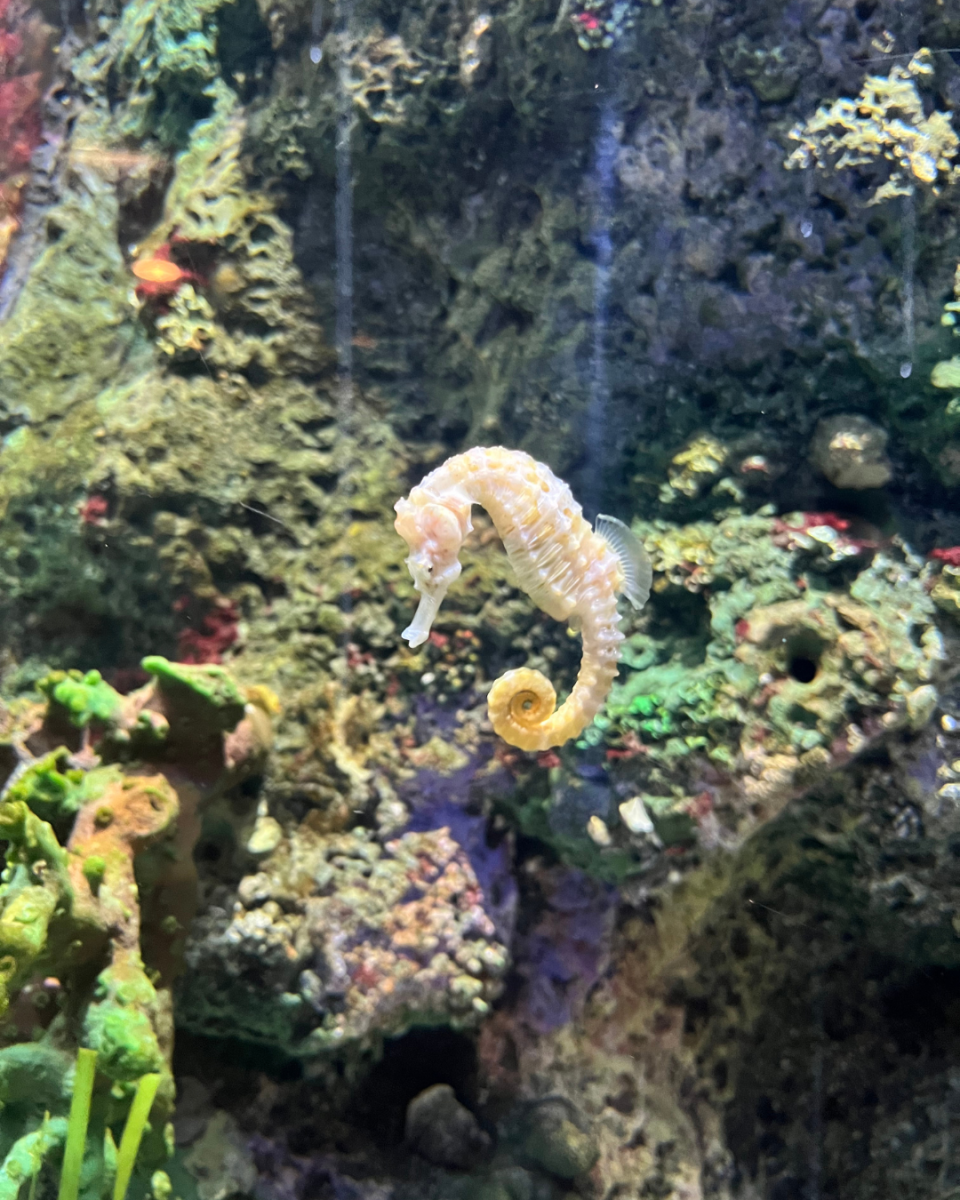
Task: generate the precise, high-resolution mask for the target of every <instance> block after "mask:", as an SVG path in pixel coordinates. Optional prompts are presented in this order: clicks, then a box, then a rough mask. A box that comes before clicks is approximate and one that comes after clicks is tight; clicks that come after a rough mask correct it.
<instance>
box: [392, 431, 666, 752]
mask: <svg viewBox="0 0 960 1200" xmlns="http://www.w3.org/2000/svg"><path fill="white" fill-rule="evenodd" d="M474 504H482V505H483V507H484V508H485V509H486V510H487V512H488V513H489V514H490V517H491V518H492V520H493V523H494V526H495V527H496V530H497V533H498V534H499V535H500V537H501V539H502V540H503V545H504V549H505V550H506V552H507V557H508V558H509V560H510V563H511V565H512V567H513V569H514V571H516V574H517V579H518V582H519V583H520V586H521V587H522V588H523V590H524V591H525V592H526V593H527V595H528V596H530V598H531V599H532V600H534V601H535V602H536V603H537V604H538V605H539V606H540V608H542V609H543V611H544V612H546V613H547V614H548V615H549V616H551V617H553V618H554V619H555V620H558V621H569V622H570V625H571V628H573V629H579V630H581V632H582V636H583V659H582V661H581V664H580V673H579V675H578V677H577V682H576V684H575V685H574V688H573V691H572V692H571V693H570V696H569V697H568V698H567V700H566V701H565V702H564V703H563V704H562V705H561V706H560V708H559V709H556V702H557V697H556V692H555V691H554V689H553V685H552V684H551V683H550V681H549V680H548V679H547V678H546V677H545V676H544V675H542V674H541V673H540V672H539V671H534V670H531V669H530V668H528V667H521V668H519V669H518V670H514V671H507V673H506V674H505V675H503V676H501V678H500V679H498V680H497V681H496V682H495V683H494V685H493V687H492V688H491V689H490V695H489V697H488V707H489V713H490V720H491V721H492V723H493V728H494V729H495V730H496V732H497V733H498V734H499V735H500V737H502V738H503V739H504V741H507V742H509V743H510V744H511V745H513V746H517V747H519V748H520V749H521V750H546V749H549V747H551V746H560V745H562V744H563V743H564V742H566V741H568V740H569V739H570V738H572V737H576V736H577V735H578V734H580V733H582V731H583V730H584V729H585V728H586V727H587V726H588V725H589V724H590V722H591V721H592V720H593V718H594V717H595V716H596V715H597V713H598V711H599V710H600V707H601V705H602V704H603V702H604V700H605V698H606V695H607V692H608V691H609V689H610V685H611V683H612V682H613V680H614V678H615V677H616V674H617V663H618V662H619V661H620V646H621V643H622V642H623V634H622V633H621V632H620V617H619V614H618V613H617V593H618V592H624V593H625V594H626V596H627V598H628V599H629V601H630V603H631V604H633V606H634V607H635V608H642V607H643V605H644V604H645V603H646V601H647V597H648V596H649V594H650V583H651V580H652V568H651V566H650V560H649V559H648V558H647V555H646V553H645V551H644V549H643V547H642V546H641V545H640V543H639V542H638V541H637V539H636V538H635V537H634V536H633V534H632V533H631V532H630V530H629V529H628V528H627V527H626V526H625V525H624V524H623V523H622V522H620V521H618V520H617V519H616V518H615V517H605V516H599V517H598V518H597V527H596V529H595V530H594V529H591V528H590V525H589V524H588V523H587V521H585V520H584V518H583V515H582V510H581V508H580V505H579V504H578V503H577V502H576V500H574V498H573V495H572V493H571V491H570V489H569V487H568V486H567V485H566V484H565V483H563V481H562V480H560V479H558V478H557V477H556V476H555V475H554V474H553V472H552V471H551V470H550V468H549V467H547V466H544V464H543V463H538V462H536V461H535V460H534V459H532V458H531V457H530V455H529V454H524V453H523V452H522V451H520V450H507V449H504V447H502V446H491V447H477V448H475V449H473V450H468V451H467V452H466V453H465V454H457V455H454V456H453V457H452V458H449V459H447V461H446V462H445V463H443V465H442V466H440V467H438V468H437V469H436V470H435V471H431V472H430V474H429V475H427V477H426V478H425V479H424V480H423V482H422V483H421V484H420V485H419V487H415V488H414V489H413V490H412V491H411V493H410V495H409V497H407V498H405V499H401V500H398V501H397V504H396V511H397V520H396V529H397V532H398V533H399V534H400V536H401V537H402V538H403V539H404V541H405V542H406V543H407V545H408V546H409V547H410V557H409V558H408V559H407V566H408V568H409V569H410V574H411V575H412V576H413V580H414V586H415V587H416V589H417V591H418V592H419V593H420V604H419V607H418V608H417V613H416V616H415V617H414V619H413V622H412V623H411V624H410V625H409V626H408V627H407V628H406V629H405V630H404V631H403V635H402V636H403V637H404V638H406V640H407V641H408V642H409V643H410V645H411V646H420V645H422V644H423V643H424V642H425V641H426V640H427V638H428V636H429V634H430V626H431V625H432V624H433V621H434V618H435V617H436V615H437V610H438V609H439V607H440V604H441V603H442V601H443V598H444V596H445V595H446V593H447V589H448V588H449V586H450V584H451V583H453V581H454V580H455V579H456V578H457V577H458V576H459V574H460V569H461V568H460V561H459V557H458V556H459V553H460V547H461V545H462V544H463V539H464V538H465V537H466V535H467V534H468V533H469V532H470V530H471V529H472V528H473V525H472V522H471V520H470V510H471V509H472V507H473V505H474Z"/></svg>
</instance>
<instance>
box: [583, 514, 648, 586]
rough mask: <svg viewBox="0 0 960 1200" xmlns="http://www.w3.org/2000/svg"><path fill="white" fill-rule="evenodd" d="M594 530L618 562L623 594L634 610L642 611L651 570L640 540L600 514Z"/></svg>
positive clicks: (621, 523) (622, 525) (620, 525)
mask: <svg viewBox="0 0 960 1200" xmlns="http://www.w3.org/2000/svg"><path fill="white" fill-rule="evenodd" d="M594 529H595V532H596V533H598V534H599V535H600V537H602V538H603V539H604V541H605V542H606V543H607V545H608V546H609V547H610V549H611V550H612V551H613V552H614V554H615V555H616V556H617V558H619V559H620V567H621V570H622V571H623V589H622V590H623V594H624V595H625V596H626V598H627V599H628V600H629V601H630V603H631V604H632V605H633V607H634V608H643V606H644V605H645V604H646V602H647V597H648V596H649V595H650V584H651V583H652V582H653V567H652V565H651V563H650V559H649V557H648V556H647V552H646V550H644V548H643V545H642V543H641V541H640V539H639V538H638V537H637V536H636V534H635V533H633V532H632V531H631V530H630V528H629V527H628V526H626V525H624V523H623V522H622V521H618V520H617V518H616V517H607V516H604V515H603V513H600V514H599V515H598V516H597V523H596V525H595V527H594Z"/></svg>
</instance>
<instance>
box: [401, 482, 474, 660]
mask: <svg viewBox="0 0 960 1200" xmlns="http://www.w3.org/2000/svg"><path fill="white" fill-rule="evenodd" d="M394 507H395V508H396V511H397V519H396V522H395V527H396V530H397V533H399V534H400V536H401V537H402V538H403V540H404V541H405V542H406V543H407V545H408V546H409V548H410V556H409V557H408V559H407V568H408V569H409V571H410V574H411V576H412V577H413V586H414V587H415V588H416V589H417V591H418V592H419V593H420V605H419V607H418V608H417V613H416V616H415V617H414V618H413V621H412V622H411V624H410V625H409V626H408V627H407V628H406V629H405V630H404V631H403V633H402V635H401V636H402V637H404V638H406V639H407V641H408V642H409V643H410V645H411V646H419V645H422V643H423V642H425V641H426V640H427V637H428V636H429V634H430V626H431V625H432V624H433V620H434V618H435V617H436V615H437V610H438V609H439V607H440V604H441V602H442V600H443V598H444V596H445V595H446V594H447V588H448V587H449V586H450V584H451V583H453V581H454V580H455V579H456V578H457V576H458V575H459V574H460V569H461V568H460V560H459V558H458V557H457V556H458V554H459V553H460V546H461V544H462V542H463V531H464V527H463V519H462V516H461V515H460V514H459V513H458V512H457V511H456V510H455V509H454V508H453V507H452V506H450V505H447V504H443V503H442V502H440V501H438V500H437V499H435V498H433V497H430V496H428V495H427V493H425V492H423V491H422V490H421V489H420V488H414V489H413V491H412V492H411V493H410V495H409V497H408V498H406V499H404V500H398V501H397V503H396V505H395V506H394Z"/></svg>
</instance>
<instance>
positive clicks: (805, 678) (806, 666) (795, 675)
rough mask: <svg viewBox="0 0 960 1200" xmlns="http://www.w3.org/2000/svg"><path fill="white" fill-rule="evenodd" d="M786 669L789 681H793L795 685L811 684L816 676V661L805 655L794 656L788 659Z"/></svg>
mask: <svg viewBox="0 0 960 1200" xmlns="http://www.w3.org/2000/svg"><path fill="white" fill-rule="evenodd" d="M787 669H788V671H789V672H790V677H791V679H795V680H796V681H797V683H812V682H813V680H814V678H815V677H816V674H817V664H816V661H815V660H814V659H812V658H808V657H807V656H806V655H805V654H795V655H794V656H793V658H791V659H790V665H789V667H788V668H787Z"/></svg>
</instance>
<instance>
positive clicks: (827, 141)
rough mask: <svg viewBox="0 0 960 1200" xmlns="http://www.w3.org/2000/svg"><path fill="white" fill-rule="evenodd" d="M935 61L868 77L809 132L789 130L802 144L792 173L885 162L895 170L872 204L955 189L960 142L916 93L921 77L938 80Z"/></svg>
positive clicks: (922, 54)
mask: <svg viewBox="0 0 960 1200" xmlns="http://www.w3.org/2000/svg"><path fill="white" fill-rule="evenodd" d="M930 57H931V56H930V51H929V50H927V49H921V50H918V51H917V53H916V54H915V55H914V56H913V58H911V59H910V61H909V63H907V65H906V66H905V67H901V66H899V65H895V66H894V67H892V68H891V70H890V73H889V75H868V76H867V78H866V79H865V80H864V83H863V87H862V88H861V90H860V94H859V95H858V96H857V97H856V98H855V99H853V100H851V99H849V98H847V97H842V98H841V99H839V100H834V101H833V103H832V104H830V105H824V106H822V107H821V108H818V109H817V111H816V113H815V114H814V115H813V116H812V117H811V118H810V120H809V121H807V122H806V124H805V125H797V126H795V127H794V128H793V129H792V130H791V131H790V134H789V136H790V138H791V139H792V140H793V141H795V142H799V143H800V145H799V146H798V147H797V149H796V150H794V151H793V153H792V154H791V155H790V156H789V158H788V159H787V161H786V166H787V167H788V168H793V167H809V166H811V165H816V166H817V167H820V168H824V167H830V168H832V169H833V170H842V169H843V168H844V167H860V166H868V165H871V164H874V163H876V162H877V161H878V160H885V161H886V162H888V163H890V164H892V169H891V171H890V173H889V176H888V178H887V179H886V181H885V182H884V183H882V184H880V185H879V186H878V187H877V188H876V190H875V191H874V193H873V195H872V196H871V197H870V199H869V200H868V201H867V203H868V204H879V203H880V202H881V201H882V200H889V199H890V198H891V197H892V196H912V195H913V193H914V191H915V190H916V183H917V182H919V183H922V184H924V185H926V186H928V187H930V188H931V190H932V191H933V192H935V193H936V192H938V191H939V189H940V188H941V187H943V186H944V185H947V184H952V183H955V182H956V181H957V179H958V178H960V168H958V166H957V165H956V163H955V161H954V160H955V159H956V157H957V151H958V149H960V139H958V137H957V134H956V132H955V130H954V128H953V126H952V125H951V123H950V117H949V115H948V114H947V113H943V112H939V111H937V110H936V109H935V110H934V111H933V112H932V113H930V115H929V116H927V115H926V114H925V112H924V107H923V100H922V99H921V97H920V93H919V92H918V91H917V85H916V79H917V77H918V76H921V75H932V74H933V66H932V64H931V61H930Z"/></svg>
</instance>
